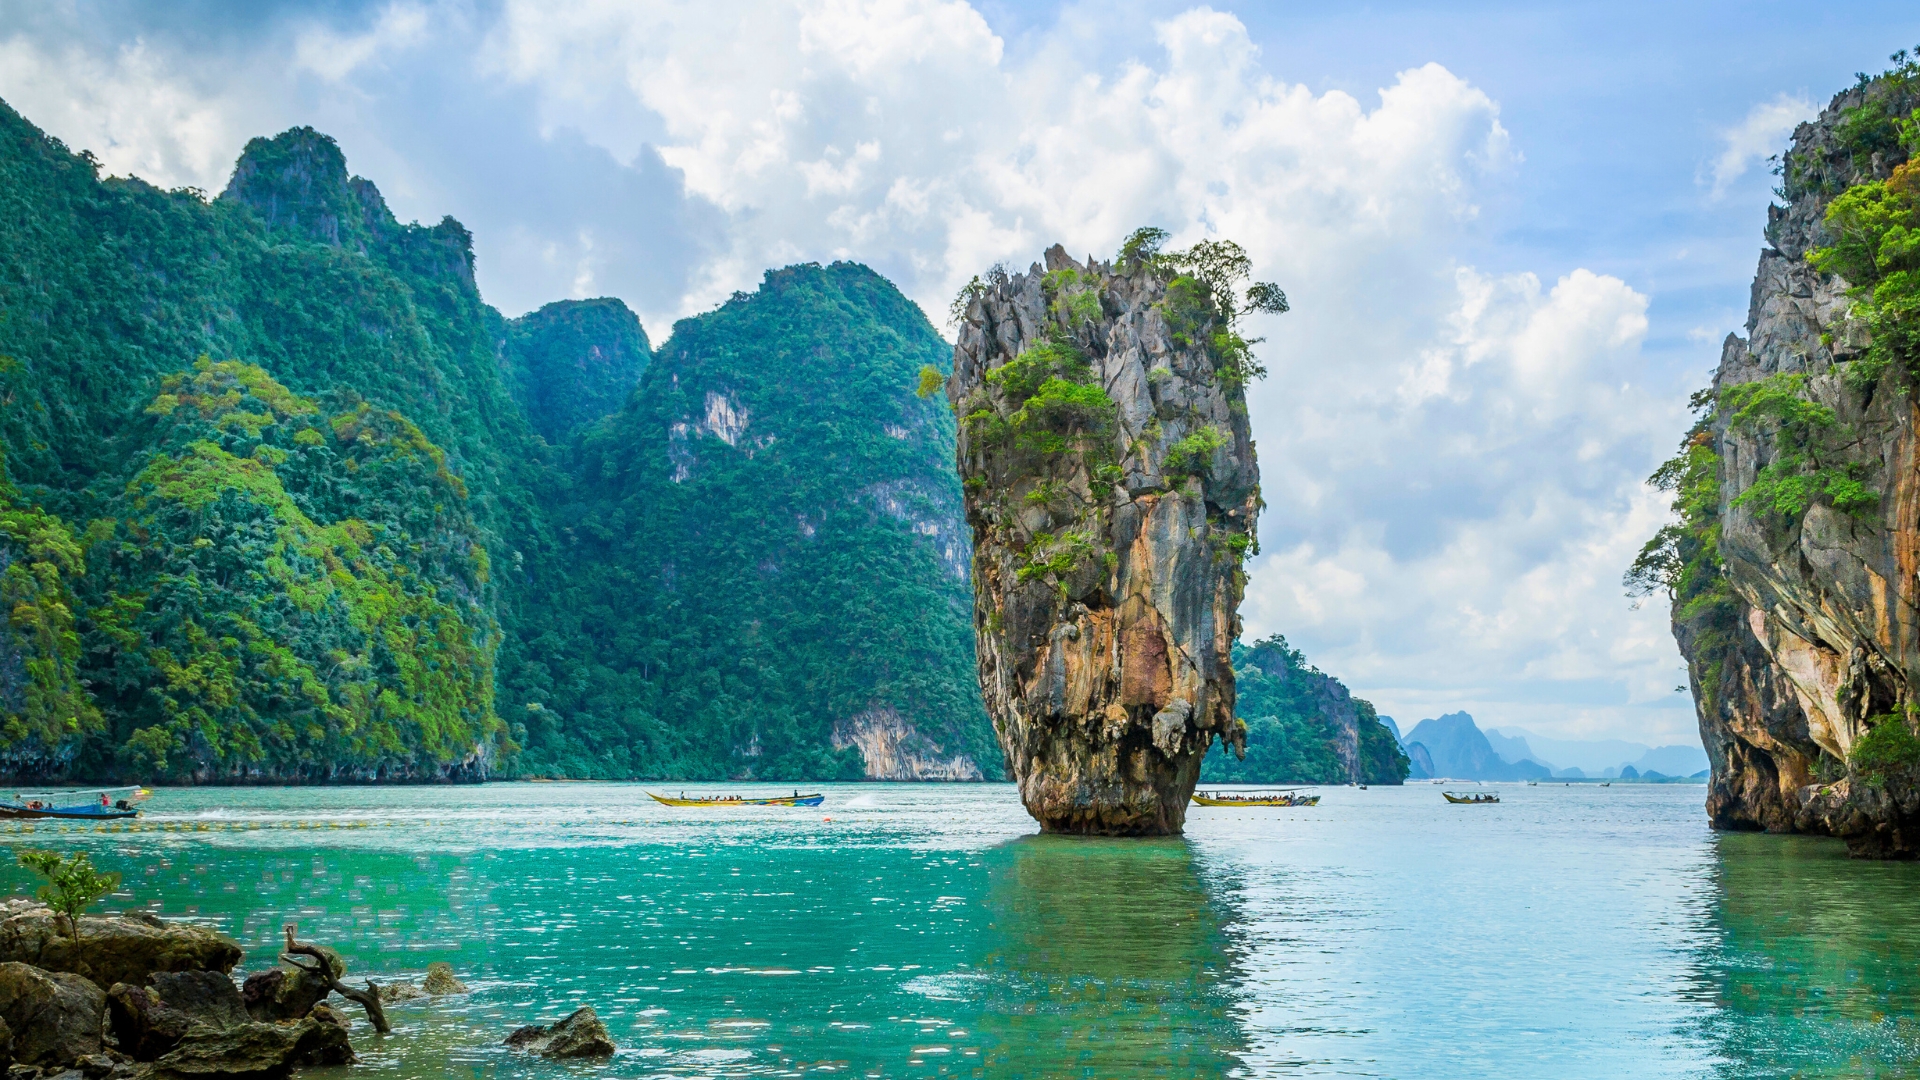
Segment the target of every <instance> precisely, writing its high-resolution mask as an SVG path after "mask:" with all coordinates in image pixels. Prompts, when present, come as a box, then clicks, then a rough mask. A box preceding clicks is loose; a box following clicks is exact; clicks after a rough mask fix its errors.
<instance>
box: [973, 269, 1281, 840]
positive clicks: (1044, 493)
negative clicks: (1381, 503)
mask: <svg viewBox="0 0 1920 1080" xmlns="http://www.w3.org/2000/svg"><path fill="white" fill-rule="evenodd" d="M964 304H965V308H964V316H963V318H962V319H961V321H960V326H959V337H958V342H957V344H956V345H955V348H954V370H953V374H952V376H951V378H950V380H949V382H948V384H947V393H948V397H949V399H950V400H951V402H952V404H953V407H954V409H955V412H956V413H957V414H958V415H959V416H960V418H961V421H960V432H959V442H958V448H957V450H958V460H959V467H960V474H961V477H962V479H963V481H964V485H963V486H964V488H965V492H966V504H967V519H968V522H969V524H971V525H972V527H973V534H974V558H973V584H974V632H975V637H976V646H977V655H978V663H979V675H980V687H981V690H982V693H983V695H984V697H985V700H986V704H987V711H988V713H989V714H990V715H991V716H992V718H993V722H994V727H995V730H996V731H997V732H998V734H999V736H1000V742H1001V745H1002V747H1003V748H1004V749H1005V751H1006V756H1007V765H1008V768H1009V770H1010V771H1011V772H1012V774H1013V776H1014V777H1015V779H1016V780H1017V781H1018V782H1019V785H1020V794H1021V798H1022V799H1023V800H1024V801H1025V803H1026V806H1027V810H1028V812H1030V813H1031V814H1033V816H1034V817H1035V818H1036V819H1038V820H1039V822H1040V823H1041V825H1042V826H1043V827H1044V828H1046V829H1047V830H1049V831H1058V832H1084V833H1106V834H1158V833H1175V832H1179V831H1180V829H1181V826H1182V824H1183V823H1184V821H1185V817H1186V806H1187V801H1188V799H1189V797H1190V796H1191V794H1192V791H1193V786H1194V783H1195V781H1196V780H1197V779H1198V777H1199V772H1200V763H1201V758H1202V757H1203V755H1204V754H1205V753H1206V750H1207V747H1208V746H1209V744H1211V743H1212V741H1213V740H1214V738H1215V737H1216V736H1217V737H1220V738H1223V739H1227V740H1229V741H1231V742H1233V743H1236V744H1238V743H1240V741H1241V737H1242V736H1241V732H1242V729H1241V727H1240V725H1239V724H1238V722H1237V721H1236V720H1235V717H1234V681H1233V670H1232V667H1231V664H1230V648H1231V645H1232V643H1233V641H1234V639H1235V638H1236V637H1237V636H1238V634H1239V629H1240V626H1239V621H1240V620H1239V617H1238V615H1237V613H1236V612H1237V609H1238V607H1239V603H1240V597H1241V590H1242V588H1243V585H1244V582H1245V577H1244V575H1243V574H1242V572H1241V569H1240V563H1241V559H1242V557H1243V555H1244V553H1245V552H1246V551H1247V550H1248V549H1249V547H1250V546H1251V543H1252V537H1253V527H1254V517H1255V515H1256V514H1257V512H1258V510H1259V506H1260V502H1259V470H1258V468H1257V467H1256V465H1255V463H1254V454H1253V444H1252V442H1251V440H1250V439H1249V438H1248V434H1247V414H1246V404H1245V399H1244V397H1243V395H1242V392H1241V388H1240V386H1239V385H1237V382H1236V380H1235V379H1234V377H1233V369H1232V368H1230V367H1229V366H1227V365H1226V364H1225V363H1223V361H1222V359H1221V357H1220V355H1219V347H1218V344H1217V343H1218V342H1219V341H1221V340H1222V339H1221V337H1220V336H1219V335H1220V334H1221V333H1223V332H1226V331H1227V330H1228V328H1227V327H1225V326H1223V325H1221V323H1222V322H1223V320H1222V319H1221V316H1220V314H1219V311H1218V308H1217V307H1216V306H1215V303H1214V302H1213V301H1212V300H1210V299H1208V298H1207V297H1206V295H1205V294H1204V293H1197V292H1196V291H1195V289H1194V285H1193V279H1191V278H1186V277H1182V276H1180V275H1178V274H1177V273H1175V272H1174V271H1172V270H1171V269H1168V268H1166V267H1164V266H1163V265H1161V264H1159V263H1156V262H1154V261H1152V260H1146V261H1137V262H1135V263H1133V264H1131V265H1121V266H1118V267H1116V266H1114V265H1112V264H1108V263H1102V262H1096V261H1094V260H1092V259H1089V260H1088V261H1087V262H1086V263H1084V264H1082V263H1076V262H1075V261H1074V260H1073V259H1071V258H1070V257H1068V255H1067V254H1066V252H1065V251H1064V250H1062V249H1061V248H1059V247H1057V246H1056V247H1054V248H1051V249H1049V250H1048V251H1047V253H1046V263H1045V266H1044V267H1042V266H1040V265H1035V266H1033V267H1032V268H1031V269H1030V270H1029V271H1028V272H1027V273H1025V274H1020V275H1015V276H1012V277H1008V276H1007V275H1005V274H1003V273H996V274H995V275H993V276H992V277H991V278H990V280H988V281H986V282H984V283H982V284H980V285H979V286H978V287H977V288H975V289H973V290H972V291H971V293H970V294H969V295H968V296H967V297H966V298H965V300H964ZM1234 340H1237V339H1234Z"/></svg>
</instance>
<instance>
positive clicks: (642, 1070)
mask: <svg viewBox="0 0 1920 1080" xmlns="http://www.w3.org/2000/svg"><path fill="white" fill-rule="evenodd" d="M1495 787H1496V788H1497V790H1499V791H1500V792H1501V795H1502V797H1503V799H1504V800H1505V801H1503V802H1502V803H1501V804H1500V805H1498V806H1486V807H1470V806H1448V805H1446V804H1445V803H1444V802H1443V801H1442V800H1441V798H1440V793H1439V789H1438V788H1436V787H1434V786H1432V785H1429V784H1416V785H1410V786H1408V787H1405V788H1374V789H1372V790H1368V791H1359V790H1355V789H1350V788H1332V789H1325V790H1324V796H1325V797H1324V799H1323V800H1322V802H1321V804H1320V805H1319V806H1318V807H1314V808H1311V809H1289V810H1265V811H1255V810H1229V809H1209V808H1202V807H1195V808H1194V809H1193V811H1192V814H1191V816H1190V817H1189V819H1188V835H1187V836H1186V837H1185V838H1184V839H1178V840H1160V841H1118V840H1113V841H1108V840H1077V839H1066V838H1057V837H1041V836H1035V835H1033V833H1034V825H1033V823H1032V821H1031V819H1029V818H1028V817H1027V816H1026V814H1025V813H1024V812H1023V811H1022V810H1021V808H1020V806H1019V802H1018V799H1017V797H1016V795H1015V793H1014V791H1013V789H1012V788H1011V787H1009V786H1004V785H925V786H911V785H841V786H833V787H829V788H827V789H826V790H827V792H828V799H827V803H826V805H825V806H823V807H820V808H819V809H814V810H806V809H782V808H745V807H743V808H732V809H726V810H673V809H668V808H665V807H661V806H658V805H655V804H653V803H652V802H651V801H650V800H648V799H647V798H646V795H645V794H644V791H643V789H642V788H641V787H639V786H632V785H617V784H492V785H485V786H479V787H460V788H318V789H314V788H309V789H218V790H205V789H202V790H163V791H161V792H160V793H159V794H158V795H157V796H156V797H155V799H154V800H153V801H152V802H151V803H150V804H149V807H150V812H149V815H148V820H147V824H148V825H150V826H155V827H154V828H151V829H149V830H148V831H141V832H124V833H122V832H116V833H105V834H102V833H97V832H93V831H81V830H79V829H68V830H61V829H59V828H57V827H56V828H50V827H47V826H41V827H39V828H37V829H36V830H35V831H34V832H33V834H31V835H27V834H24V833H20V832H12V831H0V841H5V842H6V843H8V844H12V845H15V846H19V845H23V844H33V845H35V846H50V847H56V848H61V849H73V848H84V849H86V850H88V851H90V852H92V854H93V855H94V857H95V860H96V861H97V862H98V863H100V864H103V865H104V866H106V867H107V868H110V869H117V870H120V871H122V872H123V873H124V874H125V875H126V887H125V890H124V895H123V896H121V897H120V898H118V900H116V901H113V902H110V903H109V906H114V905H115V904H117V905H118V906H122V907H125V906H150V907H152V908H154V909H155V910H158V911H160V912H162V913H163V914H166V915H168V916H174V917H182V918H190V919H195V920H199V921H202V922H205V923H208V924H210V925H214V926H217V927H219V928H221V929H223V930H225V931H227V932H228V933H231V934H233V935H234V936H235V937H236V938H238V939H239V940H240V941H241V943H242V944H244V945H246V946H247V947H248V950H249V953H248V961H247V963H246V965H244V967H245V969H246V970H257V969H259V968H262V967H265V966H267V965H268V964H270V963H271V962H272V960H273V956H274V941H275V939H276V938H277V937H278V936H279V932H280V929H279V928H280V926H281V924H282V923H283V922H286V921H292V922H296V923H297V924H298V926H299V932H300V935H301V937H302V938H305V939H310V940H315V941H319V942H323V943H327V944H332V945H334V946H336V947H338V948H339V949H340V950H341V951H342V952H343V953H345V954H346V955H347V957H348V959H349V962H350V964H351V968H350V972H349V976H350V979H353V980H357V979H358V978H359V977H363V976H366V975H371V976H373V977H375V978H383V977H413V978H418V977H419V976H420V974H421V973H423V972H424V970H425V968H426V965H427V964H428V963H429V962H430V961H433V960H446V961H449V962H451V963H452V964H453V966H454V968H455V970H456V971H457V972H458V973H459V974H460V975H461V976H462V977H463V978H465V979H466V980H467V981H468V982H469V983H470V984H471V985H472V986H473V987H474V993H473V994H472V995H470V996H467V997H461V998H451V999H444V1000H442V1001H441V1002H439V1003H434V1004H407V1005H400V1006H396V1007H395V1008H394V1009H393V1010H392V1018H393V1020H394V1021H395V1027H396V1030H395V1032H394V1034H393V1035H391V1036H389V1037H387V1038H384V1039H381V1038H378V1037H376V1036H374V1035H373V1034H372V1032H371V1030H370V1029H368V1028H367V1027H366V1025H365V1024H364V1022H360V1023H359V1024H357V1026H356V1030H355V1045H356V1046H357V1047H358V1048H359V1050H360V1053H361V1057H362V1059H363V1064H362V1065H360V1066H358V1067H356V1068H353V1069H350V1070H321V1071H318V1072H316V1073H310V1074H308V1075H315V1076H318V1075H322V1074H327V1073H338V1074H339V1075H353V1076H364V1077H369V1078H374V1077H379V1078H387V1077H394V1078H398V1077H467V1076H481V1077H547V1076H551V1077H562V1076H574V1075H579V1076H586V1075H590V1074H591V1075H604V1076H618V1077H647V1076H673V1077H696V1076H702V1077H735V1076H813V1075H819V1076H865V1077H875V1076H879V1077H918V1076H926V1077H933V1076H990V1077H1063V1076H1070V1077H1132V1076H1177V1077H1229V1076H1342V1077H1347V1076H1385V1077H1481V1076H1485V1077H1545V1076H1553V1077H1609V1078H1612V1077H1622V1076H1635V1077H1659V1076H1686V1077H1695V1076H1726V1077H1774V1076H1778V1077H1798V1076H1857V1075H1878V1076H1920V1064H1916V1063H1917V1062H1920V1028H1916V1024H1915V1018H1916V1016H1920V969H1916V961H1920V948H1917V946H1920V866H1916V865H1914V864H1887V863H1866V862H1855V861H1851V860H1849V859H1848V858H1847V857H1846V853H1845V850H1844V848H1843V847H1842V846H1841V845H1839V844H1838V843H1835V842H1831V841H1817V840H1808V839H1802V838H1790V837H1772V836H1752V835H1718V834H1714V833H1711V832H1709V831H1708V830H1707V828H1706V822H1705V818H1704V815H1703V814H1702V812H1701V809H1700V800H1701V797H1702V794H1703V790H1702V789H1701V788H1700V787H1697V786H1691V785H1683V786H1681V785H1676V786H1635V785H1618V786H1614V787H1609V788H1600V787H1595V786H1578V787H1547V786H1541V787H1524V786H1515V785H1495ZM674 790H675V791H678V790H679V787H678V786H677V785H676V786H675V788H674ZM689 790H693V789H689ZM702 790H710V789H702ZM356 825H364V826H365V827H352V826H356ZM202 826H205V828H202ZM0 874H4V881H0V884H3V885H5V886H8V887H11V888H12V889H13V890H14V891H26V890H27V889H28V887H29V886H28V882H27V881H26V879H25V876H24V875H23V873H22V872H21V871H19V870H18V869H17V868H13V867H7V868H6V869H4V870H0ZM582 1002H587V1003H591V1004H593V1005H594V1007H595V1008H596V1009H597V1010H598V1011H599V1013H600V1015H601V1016H602V1017H603V1018H604V1019H605V1021H606V1023H607V1026H608V1027H609V1029H610V1030H611V1031H612V1033H613V1035H614V1038H615V1040H616V1041H617V1042H618V1043H619V1044H620V1046H621V1047H622V1050H621V1053H620V1054H619V1056H617V1057H616V1058H615V1059H614V1060H613V1061H612V1062H611V1063H609V1064H606V1065H604V1066H580V1065H574V1066H561V1065H549V1064H544V1063H538V1062H530V1061H527V1060H525V1059H523V1058H519V1057H517V1056H515V1055H514V1054H513V1053H511V1052H509V1051H506V1050H504V1049H502V1048H501V1047H500V1045H499V1043H500V1039H501V1038H502V1037H503V1036H504V1035H505V1034H506V1032H507V1031H508V1030H510V1029H511V1028H513V1027H515V1026H517V1025H520V1024H523V1023H532V1022H544V1021H548V1020H551V1019H554V1018H556V1017H558V1016H561V1015H563V1014H564V1013H566V1012H567V1011H569V1010H571V1009H572V1008H574V1007H576V1006H577V1005H578V1004H579V1003H582Z"/></svg>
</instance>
